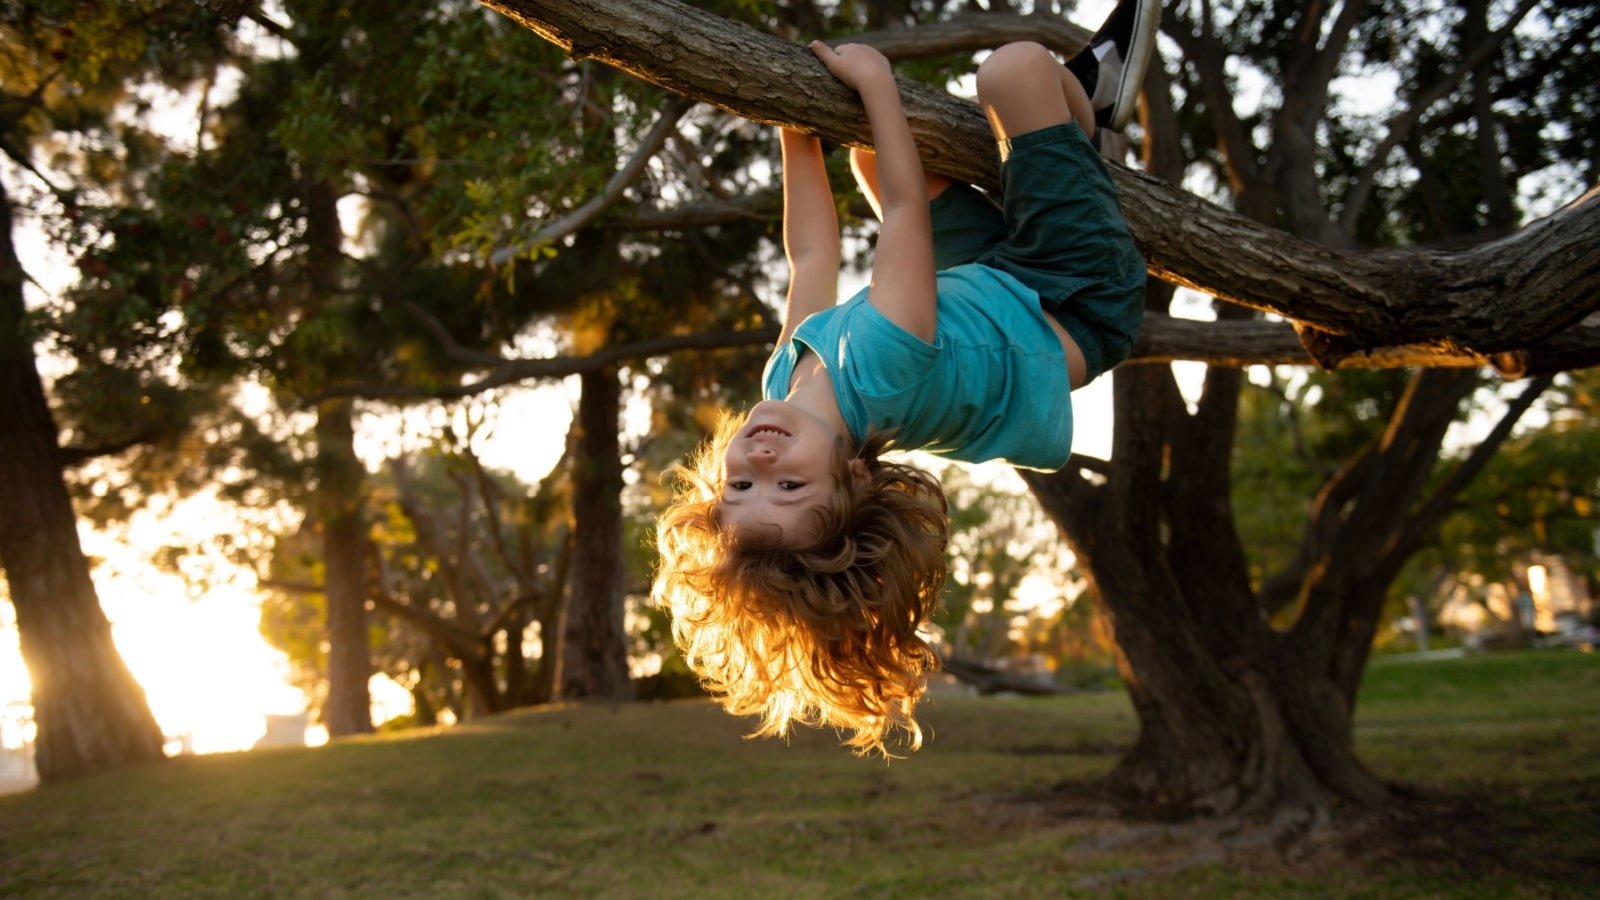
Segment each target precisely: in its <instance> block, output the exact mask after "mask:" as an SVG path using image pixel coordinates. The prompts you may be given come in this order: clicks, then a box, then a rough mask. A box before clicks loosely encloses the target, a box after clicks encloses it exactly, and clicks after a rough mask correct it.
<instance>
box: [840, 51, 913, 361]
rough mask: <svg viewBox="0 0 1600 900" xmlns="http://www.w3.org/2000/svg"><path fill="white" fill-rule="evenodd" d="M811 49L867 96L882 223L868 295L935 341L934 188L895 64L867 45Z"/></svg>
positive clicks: (886, 313) (896, 320)
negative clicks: (897, 80) (903, 104)
mask: <svg viewBox="0 0 1600 900" xmlns="http://www.w3.org/2000/svg"><path fill="white" fill-rule="evenodd" d="M811 52H813V53H815V54H816V55H817V57H818V58H819V59H821V60H822V62H823V65H826V66H827V67H828V71H830V72H832V73H833V75H834V77H835V78H838V79H839V80H840V81H842V82H844V83H845V84H847V85H849V86H850V87H852V88H855V89H856V91H857V92H858V93H860V94H861V103H862V105H864V106H865V107H866V108H867V121H868V122H869V123H870V124H871V125H872V143H873V149H874V150H875V152H876V153H877V155H878V190H879V200H880V201H881V202H882V204H883V224H882V226H881V227H880V228H879V229H878V248H877V255H876V257H875V261H874V263H873V266H872V287H871V290H870V291H869V292H868V294H867V298H868V300H869V301H870V302H871V303H872V305H873V306H875V307H877V309H878V311H879V312H881V313H883V315H884V316H885V317H886V318H888V319H889V321H891V322H893V323H895V324H896V325H899V326H900V327H901V328H904V329H905V330H906V331H909V332H910V333H912V334H914V335H916V336H917V337H919V338H921V339H922V340H924V341H928V342H932V341H933V339H934V328H935V326H936V325H937V324H938V305H937V302H936V297H937V292H936V287H935V285H936V282H935V276H934V264H933V225H932V223H931V221H930V219H929V217H928V189H927V184H926V182H925V181H924V179H923V177H922V160H921V159H919V158H918V157H917V145H916V143H915V142H914V141H913V140H912V138H911V126H910V125H909V124H907V122H906V114H905V110H904V109H903V108H901V106H900V89H899V87H897V86H896V85H895V83H894V75H893V73H891V72H890V71H889V61H888V60H887V59H884V57H883V54H882V53H879V52H878V51H877V50H874V49H873V48H871V47H868V46H866V45H864V44H842V45H840V46H839V47H838V49H834V48H831V47H829V46H828V45H827V44H824V43H822V42H821V41H813V42H812V43H811Z"/></svg>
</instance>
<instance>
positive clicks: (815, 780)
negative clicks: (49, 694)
mask: <svg viewBox="0 0 1600 900" xmlns="http://www.w3.org/2000/svg"><path fill="white" fill-rule="evenodd" d="M926 721H927V724H928V725H930V726H931V728H932V730H933V732H934V733H933V736H932V738H931V740H930V741H929V743H928V745H927V746H926V747H925V748H924V749H923V750H922V751H921V752H919V753H918V754H916V755H915V756H914V757H913V758H911V759H907V760H902V761H897V762H894V763H892V764H885V763H884V762H882V761H873V760H864V759H857V758H855V757H853V756H851V755H850V754H849V753H848V752H847V751H845V750H842V749H840V748H839V747H838V746H837V743H836V741H835V740H834V739H833V736H832V735H830V734H825V733H817V732H805V733H802V734H798V735H796V736H795V738H794V740H793V741H791V742H790V743H789V744H788V745H787V746H786V745H784V744H783V743H780V742H775V741H759V742H755V741H746V740H742V739H741V736H742V733H743V731H744V730H745V729H746V727H747V726H746V723H744V722H741V721H738V720H735V719H732V718H730V717H728V716H726V715H724V714H722V713H721V712H720V711H717V710H716V709H714V708H712V707H710V706H708V705H706V704H704V703H700V702H680V703H670V704H640V705H634V706H625V707H566V708H555V709H546V710H535V711H528V712H520V713H515V714H511V715H506V716H501V717H497V718H495V719H492V720H490V721H488V722H485V723H482V724H478V725H473V726H468V727H460V728H456V729H451V730H448V731H442V732H436V733H409V734H402V735H395V736H384V737H378V738H373V739H367V740H357V741H347V742H340V743H338V744H335V745H333V746H330V747H325V748H319V749H308V750H278V751H260V752H254V753H246V754H227V755H217V756H206V757H190V758H184V759H178V760H172V761H169V762H166V763H163V764H160V765H156V766H150V767H145V768H139V769H134V770H128V771H122V772H117V773H112V774H108V775H103V776H98V777H93V778H87V779H83V780H80V781H77V782H73V783H69V784H64V785H59V786H55V787H52V788H48V789H45V790H40V791H35V792H32V793H28V794H21V795H16V796H11V797H0V895H20V896H42V897H49V896H60V897H127V896H163V897H193V896H215V897H235V896H238V897H246V896H315V897H374V896H382V897H388V896H427V897H496V896H514V897H521V896H594V897H652V898H653V897H689V896H700V895H708V896H713V897H746V896H772V897H856V896H861V897H875V898H876V897H917V896H937V897H1061V896H1077V895H1099V894H1107V895H1112V896H1127V897H1184V896H1191V897H1227V896H1255V897H1285V896H1297V897H1298V896H1306V897H1349V896H1381V897H1439V896H1449V897H1501V896H1552V895H1573V896H1579V895H1583V893H1584V891H1585V890H1586V889H1588V888H1589V886H1590V885H1592V884H1597V883H1600V881H1596V880H1595V878H1594V873H1596V872H1600V815H1597V813H1600V806H1597V801H1600V727H1596V726H1600V656H1594V655H1580V654H1575V653H1574V654H1565V653H1528V654H1519V655H1505V656H1486V657H1473V658H1467V659H1462V660H1452V661H1444V662H1429V663H1404V662H1395V661H1387V660H1383V661H1378V662H1375V663H1374V665H1373V667H1372V670H1371V672H1370V674H1369V677H1368V681H1367V684H1366V687H1365V689H1364V691H1363V694H1362V699H1361V707H1360V710H1359V711H1358V728H1357V740H1358V743H1359V748H1360V752H1361V754H1362V756H1363V757H1364V758H1365V759H1366V760H1367V761H1368V762H1369V764H1370V765H1371V766H1372V767H1373V768H1374V769H1375V770H1377V771H1378V772H1380V773H1381V774H1383V775H1384V776H1385V777H1388V778H1391V779H1395V780H1397V781H1400V782H1402V783H1408V784H1415V785H1419V786H1422V787H1424V788H1425V789H1426V790H1425V796H1426V797H1427V798H1428V799H1427V800H1426V803H1427V804H1428V808H1429V809H1432V810H1435V811H1436V813H1437V814H1436V815H1435V816H1434V818H1432V819H1428V820H1426V821H1425V822H1423V823H1422V824H1421V825H1417V826H1415V827H1410V828H1406V829H1399V830H1396V831H1395V832H1394V833H1392V834H1386V835H1385V836H1384V837H1383V839H1382V840H1377V841H1372V842H1369V844H1368V845H1358V846H1355V847H1353V848H1351V849H1342V848H1332V849H1330V850H1328V851H1327V852H1321V853H1314V854H1311V855H1309V856H1307V857H1306V858H1303V859H1296V860H1283V859H1281V858H1279V857H1278V856H1277V855H1275V854H1273V853H1271V852H1270V851H1269V852H1265V853H1262V854H1259V855H1258V856H1259V858H1254V857H1251V858H1248V859H1239V858H1229V859H1215V860H1212V861H1210V862H1207V861H1206V859H1205V858H1204V856H1203V852H1204V850H1205V847H1204V845H1203V843H1202V844H1199V845H1197V844H1195V843H1194V842H1193V841H1192V840H1191V841H1189V842H1187V843H1185V842H1184V840H1182V839H1178V838H1173V839H1172V840H1170V841H1166V842H1165V843H1164V842H1163V841H1162V840H1160V839H1159V835H1158V837H1157V839H1154V840H1152V838H1151V836H1150V834H1149V833H1148V829H1149V827H1150V826H1139V825H1136V824H1130V823H1126V822H1119V821H1116V820H1114V819H1111V818H1108V817H1106V816H1105V815H1104V814H1103V811H1101V810H1099V808H1098V807H1094V806H1092V805H1091V804H1088V803H1086V802H1079V803H1077V804H1076V805H1075V804H1074V803H1073V801H1072V800H1071V799H1070V798H1071V797H1072V796H1073V795H1072V792H1071V791H1067V790H1062V789H1060V788H1059V787H1058V786H1059V785H1062V784H1063V783H1067V784H1081V783H1083V781H1084V780H1086V779H1090V778H1093V777H1095V776H1097V775H1100V774H1102V773H1104V772H1105V771H1106V770H1107V769H1108V768H1109V767H1110V766H1111V765H1112V763H1113V762H1114V761H1115V759H1116V755H1117V753H1118V752H1119V751H1120V749H1121V748H1122V747H1124V746H1125V745H1126V744H1127V742H1128V741H1129V740H1131V739H1132V736H1133V734H1134V718H1133V715H1132V712H1131V711H1130V709H1129V707H1128V704H1127V701H1126V699H1125V698H1124V697H1123V696H1122V695H1121V694H1120V693H1115V692H1112V693H1101V694H1085V695H1078V696H1071V697H1064V698H1059V699H1050V700H1024V699H987V700H979V699H974V698H967V697H963V696H953V695H943V694H941V695H938V696H936V697H935V698H934V699H933V700H932V702H931V703H930V704H929V705H928V707H927V710H926ZM1141 827H1143V828H1144V829H1146V831H1145V832H1144V833H1143V837H1142V838H1141V839H1139V840H1125V839H1123V838H1124V837H1125V836H1130V835H1137V834H1141V832H1140V830H1139V829H1140V828H1141Z"/></svg>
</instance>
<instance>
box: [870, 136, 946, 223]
mask: <svg viewBox="0 0 1600 900" xmlns="http://www.w3.org/2000/svg"><path fill="white" fill-rule="evenodd" d="M850 172H851V174H853V175H855V176H856V185H857V186H859V187H860V188H861V193H862V194H863V195H864V196H865V197H866V198H867V204H868V205H870V206H871V207H872V213H873V215H875V216H877V217H878V220H879V221H882V220H883V203H882V202H881V201H880V200H879V197H878V154H876V153H873V152H872V151H871V150H862V149H861V148H860V147H851V148H850ZM922 180H923V181H924V182H926V184H927V186H928V199H929V200H933V199H935V198H936V197H938V196H939V195H940V194H942V193H944V192H945V189H946V188H948V187H949V186H950V185H952V184H954V183H955V182H954V181H952V180H950V179H949V178H946V177H944V176H943V175H940V174H938V173H937V172H929V171H928V170H926V169H924V170H922Z"/></svg>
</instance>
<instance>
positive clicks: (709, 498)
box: [654, 0, 1160, 752]
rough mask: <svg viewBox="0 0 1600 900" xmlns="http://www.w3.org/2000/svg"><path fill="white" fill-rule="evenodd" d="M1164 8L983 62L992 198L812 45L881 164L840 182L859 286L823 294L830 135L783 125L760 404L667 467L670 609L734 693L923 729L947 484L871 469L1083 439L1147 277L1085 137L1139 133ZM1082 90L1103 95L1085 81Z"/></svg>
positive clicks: (1134, 321)
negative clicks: (948, 169) (1080, 432)
mask: <svg viewBox="0 0 1600 900" xmlns="http://www.w3.org/2000/svg"><path fill="white" fill-rule="evenodd" d="M1159 12H1160V10H1159V6H1158V3H1157V0H1121V2H1120V3H1119V5H1118V7H1117V9H1116V10H1115V11H1113V13H1112V15H1111V17H1110V18H1109V19H1108V20H1107V22H1106V25H1105V26H1103V27H1102V28H1101V30H1100V31H1099V32H1098V33H1096V35H1095V37H1094V38H1093V39H1092V40H1091V42H1090V46H1089V47H1088V48H1086V49H1085V51H1084V53H1083V54H1080V56H1079V57H1077V58H1075V59H1073V60H1071V61H1069V63H1068V65H1067V67H1066V68H1063V67H1062V66H1061V64H1059V63H1057V62H1056V61H1055V60H1054V59H1053V58H1052V57H1051V56H1050V55H1049V53H1048V52H1047V51H1046V50H1045V49H1044V48H1043V47H1041V46H1039V45H1037V44H1028V43H1024V44H1011V45H1007V46H1006V47H1002V48H1001V49H999V50H997V51H996V52H995V53H994V54H993V55H992V56H990V58H989V59H988V60H986V61H985V62H984V64H983V65H982V66H980V67H979V70H978V91H979V99H980V102H981V104H982V106H983V109H984V112H985V113H986V115H987V117H988V119H989V123H990V125H991V127H992V129H993V131H994V135H995V138H996V141H997V144H998V147H999V151H1000V158H1001V169H1000V171H1001V184H1002V187H1003V195H1004V204H1003V206H998V205H996V204H995V203H994V202H993V201H991V200H990V199H989V198H987V197H985V196H984V195H983V194H981V193H980V192H978V191H977V190H975V189H974V188H972V187H970V186H968V185H962V184H956V183H953V182H951V181H949V180H948V179H945V178H942V177H940V176H937V175H929V174H927V173H925V172H924V171H923V169H922V165H921V162H920V160H919V159H918V157H917V152H916V147H915V145H914V143H913V141H912V135H911V129H910V126H909V125H908V124H907V122H906V119H905V113H904V111H903V110H902V108H901V104H900V96H899V91H898V88H897V87H896V85H895V81H894V77H893V75H892V74H891V73H890V70H889V65H888V63H887V61H885V60H884V58H883V56H882V55H881V54H879V53H878V52H877V51H876V50H873V49H871V48H869V47H865V46H862V45H851V44H845V45H842V46H840V47H838V48H837V49H835V48H830V47H828V46H827V45H825V44H822V43H820V42H818V43H813V44H812V45H811V49H812V51H813V52H814V53H815V54H816V55H817V57H818V58H819V59H820V60H822V62H823V63H824V65H826V66H827V68H828V70H829V71H830V72H831V73H832V74H833V75H834V76H835V77H837V78H838V79H839V80H840V81H841V82H843V83H844V84H846V85H848V86H850V87H851V88H853V89H855V90H856V91H857V92H858V93H859V94H860V96H861V101H862V104H863V106H864V107H865V109H866V111H867V117H868V121H869V124H870V126H871V129H872V138H873V144H874V147H875V152H868V151H865V150H854V151H852V154H851V163H852V168H853V170H854V171H855V174H856V178H857V181H858V183H859V184H860V186H861V188H862V191H863V192H864V193H865V194H866V195H867V198H868V200H869V201H870V202H871V203H872V206H873V208H874V209H875V210H878V211H879V216H880V219H881V224H880V228H879V236H878V244H877V250H876V258H875V260H874V264H873V270H872V282H871V284H870V285H869V286H868V287H867V288H865V289H863V290H862V291H860V292H858V293H857V294H856V295H855V296H853V297H851V298H850V299H849V300H847V301H846V302H845V303H843V304H838V305H835V300H836V285H837V278H838V266H839V231H838V221H837V218H836V215H835V212H834V205H833V197H832V193H831V191H830V190H829V188H828V181H827V172H826V169H825V167H824V165H823V159H822V151H821V147H820V146H819V144H818V143H817V141H816V140H815V139H814V138H810V137H806V136H804V135H801V134H799V133H796V132H790V131H785V132H783V134H782V138H781V141H782V150H783V179H784V203H785V206H784V247H785V252H786V255H787V257H788V259H789V264H790V269H791V280H790V285H789V293H788V298H787V303H786V306H785V310H784V327H783V331H782V336H781V338H780V340H779V342H778V346H777V348H776V349H775V351H774V353H773V355H772V357H771V358H770V359H769V360H768V362H767V367H766V371H765V372H764V373H763V377H762V382H763V394H764V397H765V399H764V400H763V401H762V402H761V403H758V404H756V405H755V406H754V407H753V408H752V409H751V410H750V412H749V413H747V414H745V415H742V416H732V415H730V416H727V417H725V419H724V421H723V423H722V424H721V426H720V427H719V428H718V430H717V433H716V434H715V435H714V436H713V437H712V438H711V440H710V441H708V442H707V444H705V445H704V446H703V447H702V448H701V449H700V450H699V451H697V453H696V455H695V457H694V458H693V459H691V461H690V463H689V465H688V466H686V467H682V468H680V469H679V470H678V476H679V478H678V493H677V498H676V500H675V502H674V504H673V505H672V506H671V507H670V508H669V509H668V510H667V511H666V512H664V513H663V514H662V517H661V521H660V523H659V526H658V529H657V537H658V541H657V544H658V549H659V550H660V554H661V563H660V568H659V572H658V577H657V580H656V584H655V587H654V597H655V599H656V601H657V602H658V603H659V604H661V605H664V606H667V607H669V608H670V609H671V611H672V617H673V634H674V637H675V638H676V640H677V642H678V645H679V647H680V648H681V649H682V651H683V654H684V658H685V660H686V661H687V662H688V663H689V665H690V666H691V667H693V668H694V669H695V671H696V672H697V673H699V675H700V676H701V679H702V682H703V683H704V684H705V685H706V686H707V688H708V689H709V690H710V691H711V692H712V693H713V694H714V695H715V696H717V697H718V698H719V699H720V700H721V701H722V703H723V705H724V706H725V707H726V708H727V709H728V710H729V711H730V712H732V713H734V714H737V715H752V714H753V715H759V716H760V717H761V720H762V721H761V725H760V727H759V728H758V729H757V733H758V734H768V735H782V734H785V733H787V731H788V728H789V726H790V724H791V723H793V722H801V723H805V724H811V725H829V726H832V727H835V728H839V729H842V730H844V731H846V732H848V739H847V741H846V742H847V743H848V744H849V745H850V746H852V747H855V748H856V749H857V750H858V751H860V752H868V751H873V750H877V751H885V750H886V747H885V743H886V741H888V740H889V739H891V738H892V737H893V736H895V735H896V734H897V733H898V734H900V735H903V736H904V738H905V740H906V743H907V744H908V745H909V746H910V747H911V748H912V749H915V748H916V747H917V746H918V744H919V743H920V741H921V730H920V729H919V728H918V727H917V724H916V721H915V719H914V718H913V717H912V712H913V709H914V707H915V705H916V703H917V701H918V699H919V698H920V697H921V695H922V692H923V690H924V688H925V684H926V675H927V672H928V671H929V670H930V669H931V668H932V666H933V665H934V663H935V658H934V655H933V651H932V650H931V649H930V648H929V646H928V644H927V643H926V642H925V641H924V640H923V638H922V637H921V636H919V634H918V629H919V627H920V626H921V625H923V624H924V623H925V622H926V621H927V619H928V618H929V616H930V615H931V614H932V612H933V610H934V608H935V605H936V604H937V602H938V598H939V592H940V590H941V588H942V586H943V583H944V578H945V566H944V553H943V551H944V544H945V541H946V537H947V535H948V531H949V523H948V519H947V516H946V512H945V503H944V495H943V493H942V491H941V490H940V488H939V485H938V482H937V481H936V480H935V479H934V478H933V477H932V476H931V475H929V474H928V473H927V472H925V471H923V470H921V469H919V468H916V467H914V466H911V465H907V464H905V463H900V462H891V461H886V460H883V459H880V458H879V453H880V451H882V450H883V449H884V448H885V447H886V445H887V444H888V442H889V441H890V439H891V438H892V440H893V442H894V446H895V448H896V449H922V450H925V451H928V452H930V453H934V454H937V455H943V456H947V457H949V458H951V459H957V460H965V461H971V462H980V461H983V460H988V459H1003V460H1007V461H1009V462H1011V463H1013V464H1015V465H1020V466H1025V467H1031V468H1036V469H1044V470H1051V469H1056V468H1060V467H1061V466H1062V465H1063V464H1065V462H1066V460H1067V457H1068V455H1069V454H1070V451H1071V440H1072V425H1073V422H1072V406H1071V402H1070V398H1069V392H1070V391H1071V389H1073V388H1075V387H1077V386H1079V385H1081V384H1083V383H1085V382H1087V381H1088V380H1090V379H1092V378H1094V377H1095V376H1097V375H1099V374H1100V373H1102V372H1104V371H1106V370H1107V369H1109V368H1111V367H1112V366H1114V365H1116V364H1117V363H1118V362H1120V361H1121V360H1122V359H1123V358H1125V357H1126V356H1127V354H1128V352H1129V350H1130V349H1131V346H1132V342H1133V338H1134V335H1135V334H1136V332H1137V328H1138V321H1139V315H1140V312H1141V310H1142V297H1143V290H1144V277H1145V275H1144V264H1143V261H1142V260H1141V259H1140V258H1139V255H1138V252H1137V250H1136V249H1135V248H1134V246H1133V242H1132V239H1131V237H1130V236H1129V234H1128V230H1127V226H1126V224H1125V223H1124V221H1123V219H1122V214H1121V210H1120V208H1119V207H1118V205H1117V200H1116V192H1115V190H1114V188H1113V187H1112V185H1111V182H1110V178H1109V175H1108V173H1107V172H1106V170H1105V167H1104V165H1103V164H1102V163H1101V161H1100V159H1099V156H1098V155H1097V154H1096V153H1095V152H1094V150H1093V149H1092V147H1091V146H1090V144H1089V141H1088V137H1089V136H1090V135H1092V134H1093V132H1094V131H1095V130H1096V129H1097V128H1100V127H1109V128H1113V129H1119V128H1121V127H1122V125H1123V123H1125V122H1126V121H1127V119H1128V116H1129V114H1130V112H1131V110H1132V106H1133V102H1134V99H1135V98H1136V97H1137V93H1138V90H1137V85H1138V82H1139V80H1140V79H1141V78H1142V76H1143V69H1144V66H1145V63H1146V61H1147V60H1148V59H1149V56H1150V47H1151V45H1152V44H1153V42H1154V35H1155V28H1156V24H1157V19H1158V18H1159ZM1085 82H1087V84H1088V86H1089V90H1086V89H1085Z"/></svg>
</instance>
